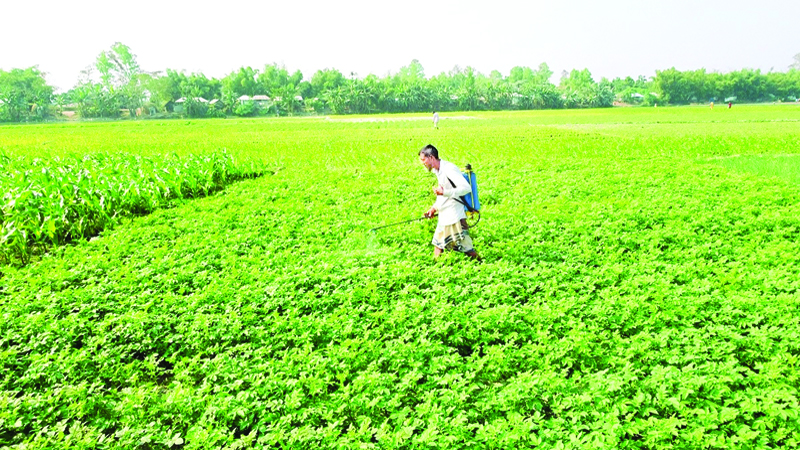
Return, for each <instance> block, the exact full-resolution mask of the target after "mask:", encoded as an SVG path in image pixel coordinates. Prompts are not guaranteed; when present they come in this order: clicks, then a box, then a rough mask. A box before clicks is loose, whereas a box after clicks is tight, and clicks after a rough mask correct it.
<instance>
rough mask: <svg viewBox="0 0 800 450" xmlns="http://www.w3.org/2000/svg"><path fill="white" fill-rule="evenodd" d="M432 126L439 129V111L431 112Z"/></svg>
mask: <svg viewBox="0 0 800 450" xmlns="http://www.w3.org/2000/svg"><path fill="white" fill-rule="evenodd" d="M433 128H436V129H437V130H438V129H439V113H437V112H436V111H434V112H433Z"/></svg>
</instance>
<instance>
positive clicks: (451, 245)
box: [419, 144, 481, 261]
mask: <svg viewBox="0 0 800 450" xmlns="http://www.w3.org/2000/svg"><path fill="white" fill-rule="evenodd" d="M419 161H420V162H421V163H422V165H423V166H425V168H426V169H428V172H433V174H434V175H436V179H437V181H438V186H436V187H435V188H433V193H434V194H436V202H435V203H434V204H433V206H431V208H430V209H429V210H428V211H427V212H426V213H425V217H426V218H428V219H431V218H433V217H434V216H436V215H438V217H439V221H438V223H437V224H436V231H435V232H434V233H433V240H432V241H431V244H433V246H434V248H433V256H434V257H439V256H440V255H441V254H442V252H444V251H445V250H455V251H457V252H461V253H463V254H465V255H467V256H469V257H470V258H472V259H475V260H478V261H480V260H481V257H480V256H479V255H478V252H476V251H475V248H474V247H473V246H472V238H471V237H470V236H469V225H468V224H467V216H466V214H465V212H464V208H467V209H468V210H469V211H470V212H473V211H476V210H477V209H478V208H473V206H477V205H470V204H469V202H468V201H467V199H465V198H464V196H466V195H468V194H469V195H472V194H473V193H474V194H477V192H473V186H474V185H471V181H472V180H474V174H472V173H471V172H470V173H468V174H467V176H470V182H468V181H467V180H466V179H465V178H464V176H463V175H462V174H461V171H460V170H459V169H458V167H456V165H455V164H453V163H451V162H449V161H445V160H443V159H439V150H437V149H436V147H434V146H433V145H430V144H428V145H426V146H425V147H422V149H421V150H420V151H419ZM472 198H473V201H475V200H477V195H472Z"/></svg>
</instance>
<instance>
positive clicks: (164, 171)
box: [0, 150, 260, 262]
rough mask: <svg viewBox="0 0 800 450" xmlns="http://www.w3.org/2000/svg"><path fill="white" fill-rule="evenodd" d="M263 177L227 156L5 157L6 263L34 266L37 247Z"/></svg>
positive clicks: (1, 247)
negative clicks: (230, 184)
mask: <svg viewBox="0 0 800 450" xmlns="http://www.w3.org/2000/svg"><path fill="white" fill-rule="evenodd" d="M259 174H260V171H259V170H258V168H257V167H255V166H248V165H247V164H244V165H243V164H241V163H236V161H234V159H233V156H232V155H231V154H230V153H228V152H227V151H225V150H223V151H221V152H212V153H209V154H205V155H193V154H189V155H185V156H183V157H179V156H178V155H177V154H174V153H173V154H166V155H158V156H155V157H142V156H139V155H132V154H127V153H124V152H117V153H113V154H111V153H100V154H85V155H81V156H78V155H70V156H67V157H63V158H62V157H56V158H54V159H53V160H50V161H48V160H41V159H38V158H30V157H16V158H12V157H9V156H3V157H0V187H2V191H3V192H4V195H3V198H2V203H1V204H0V209H1V210H2V217H0V226H2V231H0V261H3V260H4V261H5V262H10V261H13V260H19V261H22V262H26V261H28V260H29V258H30V256H31V255H32V254H33V253H34V252H35V251H37V249H41V248H44V247H47V246H52V245H60V244H63V243H65V242H69V241H74V240H77V239H84V238H89V237H92V236H95V235H97V234H98V233H99V232H100V231H102V230H103V229H105V228H107V227H110V226H113V225H115V224H117V223H119V220H120V219H122V218H125V217H129V216H132V215H141V214H146V213H150V212H152V211H153V210H155V209H157V208H159V207H163V206H165V205H167V204H168V203H169V202H170V201H173V200H180V199H186V198H196V197H202V196H206V195H209V194H211V193H214V192H216V191H218V190H220V189H222V188H223V187H224V186H226V185H227V184H228V183H231V182H233V181H236V180H238V179H242V178H249V177H254V176H258V175H259Z"/></svg>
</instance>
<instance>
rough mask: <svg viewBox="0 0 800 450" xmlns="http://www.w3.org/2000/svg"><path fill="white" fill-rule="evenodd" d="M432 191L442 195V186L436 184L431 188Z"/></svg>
mask: <svg viewBox="0 0 800 450" xmlns="http://www.w3.org/2000/svg"><path fill="white" fill-rule="evenodd" d="M433 193H434V194H436V195H444V188H443V187H441V186H437V187H435V188H433Z"/></svg>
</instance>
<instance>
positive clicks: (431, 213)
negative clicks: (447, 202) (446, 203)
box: [425, 208, 436, 219]
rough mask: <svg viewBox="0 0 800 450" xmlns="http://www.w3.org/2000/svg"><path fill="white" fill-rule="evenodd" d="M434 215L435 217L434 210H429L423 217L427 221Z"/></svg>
mask: <svg viewBox="0 0 800 450" xmlns="http://www.w3.org/2000/svg"><path fill="white" fill-rule="evenodd" d="M435 215H436V208H431V209H429V210H428V212H426V213H425V217H427V218H428V219H430V218H433V216H435Z"/></svg>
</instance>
